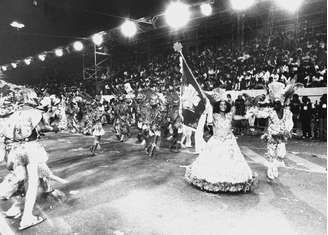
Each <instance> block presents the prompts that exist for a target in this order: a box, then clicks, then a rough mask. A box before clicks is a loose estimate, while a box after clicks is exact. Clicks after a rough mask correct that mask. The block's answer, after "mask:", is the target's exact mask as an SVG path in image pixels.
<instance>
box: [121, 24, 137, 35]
mask: <svg viewBox="0 0 328 235" xmlns="http://www.w3.org/2000/svg"><path fill="white" fill-rule="evenodd" d="M121 32H122V34H123V35H124V36H125V37H128V38H131V37H133V36H134V35H135V34H136V33H137V25H136V23H135V22H133V21H131V20H126V21H125V22H124V23H123V24H122V25H121Z"/></svg>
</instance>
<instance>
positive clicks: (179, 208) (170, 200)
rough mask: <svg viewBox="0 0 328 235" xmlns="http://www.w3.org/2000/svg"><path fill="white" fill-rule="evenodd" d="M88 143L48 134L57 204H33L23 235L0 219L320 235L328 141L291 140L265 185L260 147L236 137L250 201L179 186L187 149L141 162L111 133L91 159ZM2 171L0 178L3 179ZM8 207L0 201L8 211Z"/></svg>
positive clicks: (93, 228)
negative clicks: (255, 178)
mask: <svg viewBox="0 0 328 235" xmlns="http://www.w3.org/2000/svg"><path fill="white" fill-rule="evenodd" d="M92 140H93V139H92V137H86V136H80V135H69V134H47V136H46V137H44V138H43V140H42V142H43V144H44V145H45V146H46V149H47V150H48V151H49V154H50V161H49V165H50V167H51V168H52V169H53V171H54V172H55V173H56V174H57V175H59V176H61V177H63V178H65V179H67V180H69V181H70V183H69V184H68V185H65V186H61V185H57V187H58V188H59V189H61V190H62V191H64V192H65V193H66V194H67V199H66V200H65V201H63V202H60V201H53V200H46V199H43V198H41V199H40V200H38V203H37V207H36V212H35V213H36V214H42V215H43V216H45V217H47V221H45V222H44V223H42V224H40V225H38V226H36V227H33V228H30V229H28V230H26V231H24V232H21V233H19V232H18V231H17V227H18V222H19V221H18V220H9V219H4V218H3V217H1V216H0V217H1V218H0V224H1V223H2V225H3V223H7V224H8V225H9V227H10V229H11V230H12V231H13V232H14V233H15V234H16V233H17V234H42V235H44V234H51V235H53V234H115V235H123V234H131V235H132V234H133V235H135V234H140V235H148V234H154V235H155V234H156V235H157V234H158V235H169V234H177V235H183V234H185V235H193V234H195V235H199V234H205V235H210V234H215V235H219V234H224V235H230V234H231V235H232V234H252V235H263V234H266V235H270V234H274V235H277V234H279V235H284V234H286V235H322V234H326V231H327V228H326V220H327V214H326V204H327V199H326V191H327V188H326V185H327V178H326V177H327V175H326V163H327V159H326V158H327V156H326V142H314V141H313V142H306V141H301V140H298V141H291V142H290V143H289V144H288V146H287V150H288V160H287V161H286V163H287V164H286V167H284V168H281V169H280V180H279V181H277V182H276V183H273V184H269V183H267V182H266V179H265V167H264V165H265V159H264V157H263V156H264V152H265V149H264V147H265V145H264V142H262V141H261V140H260V139H259V137H245V136H243V137H239V138H238V143H239V144H240V146H241V150H242V152H243V154H244V155H245V157H246V159H247V160H248V162H249V164H250V166H251V168H252V169H253V170H254V171H256V172H257V173H258V174H259V179H260V183H259V187H258V188H257V189H256V190H255V191H254V192H253V193H249V194H211V193H206V192H202V191H200V190H198V189H196V188H194V187H192V186H190V185H189V184H187V183H186V182H185V181H184V179H183V176H184V168H183V167H181V166H184V165H188V164H190V163H191V162H192V161H193V160H194V159H195V157H196V155H194V154H192V150H188V149H187V150H183V151H182V152H181V153H171V152H169V151H168V150H167V149H161V150H160V152H159V153H158V154H157V155H156V156H155V157H154V158H151V159H150V158H148V157H146V156H145V155H144V152H143V149H142V146H140V145H137V144H134V139H132V140H129V141H128V142H127V143H120V142H118V141H117V140H115V139H114V138H113V137H112V136H111V134H107V135H106V136H105V138H104V141H103V153H100V154H98V155H97V156H95V157H91V156H90V153H89V150H88V148H89V146H90V144H91V143H92ZM6 173H7V172H6V170H5V168H4V167H3V166H1V168H0V177H3V176H4V175H5V174H6ZM9 205H10V202H8V201H1V202H0V208H1V209H2V210H6V209H8V207H9Z"/></svg>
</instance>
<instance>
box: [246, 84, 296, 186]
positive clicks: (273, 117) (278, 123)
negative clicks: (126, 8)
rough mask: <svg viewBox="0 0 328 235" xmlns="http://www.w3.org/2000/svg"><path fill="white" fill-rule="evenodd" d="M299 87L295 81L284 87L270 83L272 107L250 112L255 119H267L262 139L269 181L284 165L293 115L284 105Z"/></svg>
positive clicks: (275, 176) (269, 91)
mask: <svg viewBox="0 0 328 235" xmlns="http://www.w3.org/2000/svg"><path fill="white" fill-rule="evenodd" d="M299 86H300V85H299V84H297V83H295V80H292V82H291V83H290V84H289V85H287V86H286V87H285V85H284V84H283V83H280V82H276V81H274V82H272V83H270V84H269V85H268V95H269V100H270V101H271V104H272V107H270V108H264V109H256V110H255V109H253V111H251V113H253V114H254V115H255V116H256V117H257V118H268V120H269V124H268V128H267V130H266V132H265V133H264V135H263V136H262V139H264V140H265V141H266V142H267V152H266V157H267V159H268V166H267V177H268V179H269V180H270V181H271V180H274V179H275V178H277V177H278V175H279V174H278V167H279V166H284V165H285V164H284V159H285V157H286V142H287V140H288V138H290V136H291V131H292V129H293V125H294V123H293V114H292V112H291V111H290V110H289V108H288V107H287V106H286V104H287V101H289V98H290V97H291V96H292V95H293V93H294V92H295V89H296V88H297V87H299Z"/></svg>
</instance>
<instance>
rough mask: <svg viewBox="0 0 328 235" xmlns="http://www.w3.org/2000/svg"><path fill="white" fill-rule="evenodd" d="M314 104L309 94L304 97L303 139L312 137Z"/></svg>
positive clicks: (302, 109)
mask: <svg viewBox="0 0 328 235" xmlns="http://www.w3.org/2000/svg"><path fill="white" fill-rule="evenodd" d="M311 119H312V104H311V101H310V99H309V98H308V97H307V96H303V97H302V104H301V113H300V120H301V124H302V132H303V136H302V137H303V139H305V138H312V131H311Z"/></svg>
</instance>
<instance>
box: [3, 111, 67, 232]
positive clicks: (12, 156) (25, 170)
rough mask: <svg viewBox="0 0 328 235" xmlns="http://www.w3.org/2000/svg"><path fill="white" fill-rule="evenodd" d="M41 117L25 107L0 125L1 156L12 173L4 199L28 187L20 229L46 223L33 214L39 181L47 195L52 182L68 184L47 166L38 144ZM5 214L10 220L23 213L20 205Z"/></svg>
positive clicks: (44, 154)
mask: <svg viewBox="0 0 328 235" xmlns="http://www.w3.org/2000/svg"><path fill="white" fill-rule="evenodd" d="M41 118H42V113H41V112H40V111H39V110H36V109H33V108H31V107H22V108H21V109H19V110H16V111H15V112H14V113H13V114H11V115H9V116H8V117H6V118H2V120H1V125H0V134H1V136H2V137H3V138H2V140H3V141H2V143H1V145H2V147H1V148H2V151H1V153H2V156H0V157H1V159H3V160H5V162H6V165H7V168H8V169H9V170H10V171H11V173H10V175H9V176H8V177H6V178H5V181H4V182H3V183H2V184H1V185H0V194H2V195H1V197H3V198H6V197H11V196H12V195H13V194H14V193H15V191H17V190H19V188H20V185H23V187H24V182H27V185H28V186H27V189H26V194H25V195H26V196H25V204H24V210H23V213H22V218H21V222H20V227H19V230H23V229H26V228H29V227H31V226H34V225H36V224H39V223H41V222H42V221H44V218H42V217H37V216H34V215H33V214H32V211H33V207H34V205H35V202H36V196H37V191H38V186H39V182H41V186H43V188H44V190H45V191H46V192H47V193H55V192H54V190H53V189H52V187H51V186H50V185H49V179H52V180H55V181H57V182H60V183H66V182H67V181H65V180H64V179H61V178H59V177H57V176H55V175H54V174H53V173H52V172H51V170H50V169H49V167H48V166H47V164H46V162H47V160H48V155H47V152H46V151H45V149H44V147H43V146H42V145H41V144H40V143H39V142H38V141H37V135H36V130H35V128H36V126H37V125H38V124H39V123H40V121H41ZM58 192H59V191H56V193H58ZM11 193H12V194H11ZM5 214H6V216H8V217H11V216H12V217H16V218H17V217H19V216H20V214H21V209H20V206H19V204H17V203H14V204H13V206H12V207H11V208H10V209H9V210H8V211H7V212H6V213H5Z"/></svg>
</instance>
